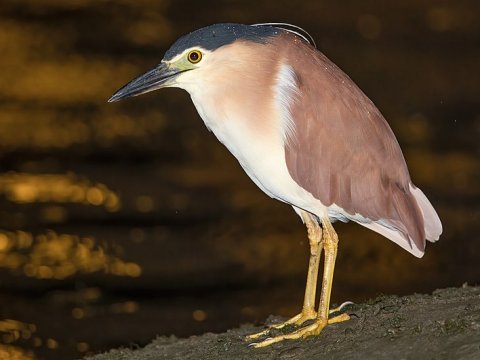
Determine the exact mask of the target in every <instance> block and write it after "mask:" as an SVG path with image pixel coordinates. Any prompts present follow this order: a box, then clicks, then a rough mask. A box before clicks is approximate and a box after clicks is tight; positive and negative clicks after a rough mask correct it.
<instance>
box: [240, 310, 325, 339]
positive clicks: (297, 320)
mask: <svg viewBox="0 0 480 360" xmlns="http://www.w3.org/2000/svg"><path fill="white" fill-rule="evenodd" d="M316 317H317V312H316V311H314V310H313V311H305V310H304V311H302V312H301V313H300V314H297V315H295V316H294V317H292V318H291V319H288V320H287V321H285V322H283V323H280V324H275V325H271V326H269V327H268V328H266V329H265V330H262V331H260V332H258V333H255V334H251V335H248V336H247V338H246V339H247V340H253V339H257V338H259V337H260V336H263V335H266V334H268V333H269V332H270V331H271V330H273V329H277V330H278V329H282V328H284V327H285V326H288V325H302V324H303V323H304V322H305V321H308V320H313V319H315V318H316Z"/></svg>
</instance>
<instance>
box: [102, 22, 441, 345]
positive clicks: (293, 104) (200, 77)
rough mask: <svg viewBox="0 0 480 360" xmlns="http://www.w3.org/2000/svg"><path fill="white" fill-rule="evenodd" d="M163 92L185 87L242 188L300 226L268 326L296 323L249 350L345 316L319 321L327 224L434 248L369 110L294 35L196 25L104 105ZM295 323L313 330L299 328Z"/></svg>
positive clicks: (398, 162) (332, 245) (401, 167)
mask: <svg viewBox="0 0 480 360" xmlns="http://www.w3.org/2000/svg"><path fill="white" fill-rule="evenodd" d="M164 87H179V88H182V89H185V90H186V91H188V92H189V93H190V96H191V98H192V100H193V103H194V104H195V107H196V109H197V111H198V113H199V114H200V116H201V118H202V119H203V121H204V122H205V125H206V126H207V127H208V128H209V129H210V130H211V131H212V132H213V133H214V134H215V135H216V137H217V138H218V140H220V141H221V142H222V143H223V144H224V145H225V146H226V147H227V148H228V150H230V152H231V153H232V154H233V155H234V156H235V157H236V158H237V159H238V161H239V163H240V165H241V166H242V167H243V169H244V170H245V172H246V173H247V174H248V176H249V177H250V178H251V179H252V180H253V182H254V183H255V184H257V186H258V187H259V188H260V189H262V190H263V191H264V192H265V193H266V194H267V195H269V196H270V197H272V198H275V199H277V200H280V201H283V202H285V203H287V204H290V205H291V206H292V207H293V209H294V210H295V212H296V213H297V214H298V215H299V216H300V217H301V219H302V221H303V222H304V223H305V225H306V227H307V230H308V239H309V242H310V263H309V269H308V276H307V284H306V289H305V298H304V303H303V308H302V311H301V312H300V314H298V315H297V316H294V317H293V318H291V319H290V320H288V321H286V322H285V323H282V324H278V325H274V326H273V327H274V328H281V327H284V326H285V325H287V324H292V325H298V326H300V327H299V328H298V329H297V330H295V331H293V332H291V333H288V334H283V335H280V336H276V337H269V338H267V339H264V340H263V341H260V342H256V343H255V344H254V345H255V346H265V345H269V344H272V343H276V342H278V341H282V340H284V339H297V338H301V337H306V336H310V335H318V334H319V333H320V332H321V330H322V329H323V328H324V327H325V326H326V325H327V324H331V323H335V322H340V321H344V320H347V319H348V315H347V314H342V315H338V316H334V317H330V318H329V314H330V313H331V311H329V307H330V293H331V288H332V282H333V271H334V266H335V258H336V255H337V244H338V237H337V234H336V233H335V230H334V229H333V226H332V222H335V221H337V220H340V221H349V220H352V221H355V222H357V223H359V224H360V225H363V226H365V227H366V228H369V229H371V230H373V231H376V232H377V233H380V234H381V235H383V236H385V237H386V238H388V239H390V240H392V241H394V242H395V243H396V244H398V245H400V246H401V247H402V248H404V249H405V250H407V251H409V252H410V253H412V254H413V255H415V256H417V257H421V256H422V255H423V253H424V249H425V240H429V241H431V242H434V241H436V240H438V238H439V236H440V234H441V233H442V224H441V222H440V219H439V217H438V215H437V213H436V212H435V210H434V208H433V207H432V205H431V204H430V202H429V201H428V199H427V198H426V196H425V195H424V194H423V192H422V191H421V190H420V189H419V188H417V187H416V186H415V185H414V184H413V183H412V181H411V180H410V175H409V172H408V169H407V165H406V163H405V159H404V157H403V154H402V151H401V149H400V146H399V145H398V142H397V140H396V138H395V136H394V134H393V132H392V130H391V129H390V127H389V126H388V124H387V122H386V121H385V119H384V118H383V116H382V114H381V113H380V111H379V110H378V109H377V108H376V107H375V105H374V104H373V103H372V102H371V101H370V100H369V99H368V98H367V96H366V95H365V94H364V93H363V92H362V91H361V90H360V89H359V88H358V87H357V86H356V85H355V84H354V83H353V81H352V80H351V79H350V78H349V77H348V76H347V75H346V74H345V73H344V72H342V71H341V70H340V69H339V68H338V67H337V66H336V65H335V64H333V63H332V62H331V61H330V60H329V59H327V58H326V57H325V55H323V54H322V53H321V52H320V51H318V50H317V49H316V48H315V44H314V42H313V40H312V38H311V37H310V35H308V33H306V32H305V31H304V30H302V29H301V28H298V27H296V26H293V25H288V24H277V23H269V24H256V25H241V24H216V25H212V26H208V27H205V28H202V29H199V30H197V31H194V32H192V33H190V34H188V35H185V36H183V37H181V38H180V39H178V40H177V41H176V42H175V43H174V44H173V45H172V47H171V48H170V49H169V50H168V51H167V52H166V54H165V56H164V58H163V60H162V61H161V62H160V64H159V65H157V66H156V67H155V68H153V69H152V70H150V71H148V72H147V73H145V74H144V75H142V76H140V77H138V78H137V79H135V80H133V81H131V82H130V83H128V84H127V85H125V86H124V87H123V88H121V89H120V90H119V91H118V92H116V93H115V94H114V95H113V96H112V97H111V98H110V100H109V101H117V100H120V99H123V98H126V97H129V96H134V95H139V94H143V93H146V92H149V91H152V90H157V89H160V88H164ZM322 250H323V251H324V271H323V279H322V285H321V295H320V304H319V307H318V310H316V309H315V305H314V302H315V292H316V287H317V276H318V268H319V262H320V256H321V252H322ZM307 320H313V322H311V324H308V325H304V326H303V327H301V325H302V324H303V323H305V322H306V321H307ZM270 329H271V328H269V329H266V330H265V331H262V332H260V333H258V334H254V335H251V336H250V337H249V338H250V339H256V338H260V337H261V336H264V335H268V334H269V331H270ZM256 341H257V340H256Z"/></svg>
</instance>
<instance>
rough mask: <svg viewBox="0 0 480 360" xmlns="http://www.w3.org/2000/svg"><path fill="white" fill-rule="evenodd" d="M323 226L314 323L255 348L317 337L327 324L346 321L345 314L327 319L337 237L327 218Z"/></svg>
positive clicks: (259, 344) (270, 339) (256, 345)
mask: <svg viewBox="0 0 480 360" xmlns="http://www.w3.org/2000/svg"><path fill="white" fill-rule="evenodd" d="M322 225H323V235H324V236H323V249H324V251H325V264H324V270H323V280H322V293H321V295H320V305H319V308H318V314H317V317H316V319H315V321H314V322H313V323H312V324H310V325H307V326H305V327H303V328H300V329H298V330H296V331H294V332H292V333H290V334H286V335H280V336H276V337H273V338H268V339H266V340H264V341H262V342H260V343H256V344H253V346H255V347H263V346H268V345H271V344H274V343H277V342H280V341H283V340H289V339H299V338H304V337H307V336H312V335H319V334H320V332H321V331H322V330H323V328H324V327H325V326H327V324H329V323H336V322H340V321H345V320H347V319H348V315H347V314H343V315H340V316H337V317H334V318H332V319H328V315H329V306H330V295H331V291H332V284H333V271H334V268H335V259H336V257H337V246H338V236H337V233H336V232H335V230H334V229H333V226H332V224H331V223H330V220H329V219H328V218H323V219H322Z"/></svg>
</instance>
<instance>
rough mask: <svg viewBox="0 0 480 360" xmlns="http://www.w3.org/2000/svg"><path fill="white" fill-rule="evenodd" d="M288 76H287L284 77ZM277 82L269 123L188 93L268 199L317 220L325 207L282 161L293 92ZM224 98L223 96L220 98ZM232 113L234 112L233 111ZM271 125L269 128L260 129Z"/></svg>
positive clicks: (216, 100)
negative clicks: (287, 95) (295, 178)
mask: <svg viewBox="0 0 480 360" xmlns="http://www.w3.org/2000/svg"><path fill="white" fill-rule="evenodd" d="M283 74H284V75H286V76H290V75H291V74H289V73H288V72H285V73H283ZM281 80H282V78H279V82H280V84H281V85H282V86H280V87H277V89H276V92H275V94H276V96H275V100H274V103H272V104H271V111H267V112H261V111H258V113H259V114H262V113H263V114H270V116H272V117H273V118H269V119H262V118H258V119H254V121H252V119H245V118H243V116H244V115H245V113H243V112H242V111H241V110H240V111H239V110H238V108H237V111H229V109H230V107H225V106H222V104H221V103H219V97H216V96H214V95H213V94H211V93H208V92H207V91H205V89H203V91H198V92H197V91H194V92H192V91H189V92H190V95H191V97H192V101H193V103H194V105H195V107H196V109H197V111H198V113H199V115H200V117H201V118H202V119H203V121H204V122H205V125H206V126H207V127H208V128H209V129H210V130H211V131H212V132H213V133H214V134H215V136H216V137H217V138H218V140H219V141H220V142H222V143H223V144H224V145H225V146H226V147H227V148H228V150H229V151H230V152H231V153H232V154H233V155H234V156H235V157H236V158H237V160H238V161H239V163H240V165H241V166H242V168H243V169H244V170H245V172H246V173H247V174H248V176H249V177H250V178H251V179H252V180H253V182H254V183H255V184H256V185H257V186H258V187H259V188H260V189H262V190H263V191H264V192H265V193H266V194H267V195H269V196H270V197H272V198H275V199H278V200H280V201H283V202H286V203H289V204H291V205H294V206H295V207H298V208H301V209H304V210H307V211H310V212H313V213H315V214H317V215H319V216H323V214H326V209H325V207H324V206H323V205H322V204H321V203H320V202H319V201H318V200H317V199H315V198H314V197H313V196H312V195H311V194H310V193H309V192H307V191H305V190H304V189H303V188H301V187H300V186H299V185H298V184H297V183H296V182H295V181H294V180H293V179H292V177H291V176H290V174H289V172H288V169H287V164H286V161H285V150H284V141H287V138H288V137H289V136H291V135H292V134H293V132H294V129H293V126H292V121H291V117H290V116H289V114H286V113H285V112H284V111H285V110H288V106H289V104H288V101H286V98H287V97H286V91H288V90H292V89H293V88H292V82H291V80H292V79H291V78H288V80H289V82H288V83H282V82H281ZM222 95H223V94H222ZM232 110H233V109H232ZM264 124H270V125H269V126H261V125H264Z"/></svg>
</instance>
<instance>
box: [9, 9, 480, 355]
mask: <svg viewBox="0 0 480 360" xmlns="http://www.w3.org/2000/svg"><path fill="white" fill-rule="evenodd" d="M152 3H155V4H152ZM478 15H479V5H478V4H477V2H474V1H470V2H468V1H464V2H453V1H451V2H448V1H443V2H435V3H433V2H428V1H413V0H412V1H410V0H408V1H403V2H401V3H399V2H396V1H391V2H383V3H382V6H380V7H379V6H378V4H375V3H374V2H367V3H364V2H362V3H360V2H355V1H343V2H333V1H332V2H318V1H304V2H290V1H288V2H287V1H255V2H254V1H251V2H250V1H224V2H220V1H211V2H208V4H207V3H205V2H194V1H158V2H150V1H115V2H113V1H111V2H110V1H88V0H76V1H70V2H63V1H58V0H48V1H47V0H46V1H33V0H32V1H24V2H21V3H20V2H17V1H13V0H12V1H3V2H2V5H0V49H1V50H2V56H0V68H1V76H0V157H1V161H0V166H1V173H0V229H1V231H0V285H1V290H0V291H1V293H0V342H1V343H0V358H2V359H4V358H5V359H20V358H38V359H68V358H75V357H81V356H82V355H83V354H85V353H89V352H97V351H100V350H105V349H108V348H110V347H118V346H120V345H124V346H136V345H135V344H138V345H142V344H145V343H147V342H148V341H149V340H151V339H152V338H154V337H155V336H156V335H169V334H175V335H176V336H188V335H191V334H198V333H202V332H205V331H222V330H225V329H227V328H229V327H233V326H238V325H239V324H240V323H242V322H252V321H257V322H260V321H263V320H264V319H265V318H266V317H267V316H268V314H271V313H275V314H281V315H292V314H294V313H295V312H296V311H298V309H299V306H300V304H301V301H302V296H303V285H304V280H305V273H306V267H307V252H308V249H307V247H308V244H307V242H306V233H305V229H304V228H303V225H301V223H300V221H299V219H298V217H297V216H296V215H295V214H294V213H293V212H292V211H291V208H290V207H289V206H286V205H283V204H280V203H278V202H276V201H273V200H271V199H269V198H268V197H267V196H265V195H264V194H263V193H261V191H259V190H258V189H257V188H256V187H255V186H254V185H253V184H252V183H251V182H250V180H249V179H248V178H247V176H246V175H245V174H244V173H243V172H242V170H241V168H240V167H239V165H238V164H237V163H236V161H235V159H234V158H233V157H232V156H231V155H230V154H228V153H227V151H226V150H225V149H224V148H223V147H222V146H221V145H220V144H218V143H217V141H216V140H215V138H214V137H213V136H212V135H211V134H210V133H208V131H207V130H206V129H205V128H204V126H203V124H202V122H201V121H200V120H199V118H198V116H197V114H196V112H195V109H194V108H193V105H192V104H191V102H190V100H189V98H188V95H187V94H185V93H184V92H181V91H180V90H173V89H172V90H165V91H163V92H161V93H155V94H149V95H145V96H143V97H139V98H136V99H135V100H131V101H125V102H122V103H118V104H117V103H116V104H107V103H106V102H105V101H106V99H107V98H108V97H109V96H110V95H111V94H112V92H113V91H114V90H116V89H117V88H118V87H119V86H121V85H123V84H124V83H125V82H126V81H128V80H130V79H131V78H133V77H134V76H135V75H138V74H140V73H141V72H142V71H144V70H146V69H148V68H150V67H151V66H153V65H154V64H156V63H158V62H159V60H160V59H161V57H162V54H163V52H164V51H165V50H166V49H167V48H168V46H169V44H171V42H172V41H174V40H175V39H176V38H177V37H178V36H180V35H181V34H183V33H186V32H188V31H190V30H193V29H196V28H198V27H200V26H203V25H207V24H211V23H215V22H225V21H235V22H244V23H255V22H265V21H288V22H292V23H296V24H299V25H301V26H303V27H304V28H306V29H307V30H308V31H309V32H311V34H312V35H313V37H314V38H315V39H316V40H317V44H318V46H319V48H320V49H322V51H323V52H325V53H326V54H327V55H328V56H329V57H330V58H331V59H332V60H333V61H334V62H336V63H337V64H338V65H339V66H340V67H341V68H342V69H344V70H345V71H346V72H347V73H348V74H349V75H350V76H351V77H352V78H353V79H354V80H355V81H356V82H357V83H358V84H359V85H360V87H361V88H362V89H363V90H364V91H365V92H366V93H367V94H368V95H369V96H370V97H371V98H372V99H373V100H374V102H375V103H376V104H377V105H378V106H379V108H380V109H381V111H382V112H383V114H384V115H385V117H386V118H387V119H388V121H389V123H390V124H391V126H392V128H393V129H394V131H395V133H396V134H397V136H398V139H399V142H400V144H401V145H402V148H403V150H404V154H405V156H406V159H407V163H408V165H409V168H410V172H411V174H412V178H413V180H414V182H415V183H416V184H417V185H418V186H419V187H421V188H422V189H423V190H424V192H425V193H426V194H427V195H428V196H429V198H430V199H431V201H432V203H433V204H434V205H435V207H436V208H437V210H438V212H439V214H440V217H441V218H442V221H443V224H444V229H445V230H444V235H443V236H442V238H441V241H440V242H438V243H437V244H435V245H430V246H429V247H428V249H427V253H426V255H425V257H424V258H423V259H420V260H419V259H416V258H414V257H412V256H411V255H409V254H408V253H406V252H404V251H403V250H401V249H400V248H399V247H397V246H396V245H394V244H393V243H391V242H389V241H387V240H385V239H384V238H382V237H380V236H378V235H376V234H374V233H372V232H370V231H368V230H365V229H362V228H360V226H358V225H355V224H340V225H338V227H337V231H338V233H339V236H340V241H341V244H340V252H339V258H338V261H337V269H336V278H335V285H334V293H333V301H334V302H342V301H344V300H347V299H349V300H354V301H361V300H364V299H366V298H369V297H373V296H375V295H377V294H379V293H397V294H405V293H410V292H414V291H415V292H429V291H431V290H432V289H434V288H437V287H446V286H458V285H461V284H462V283H464V282H469V283H472V284H473V283H478V281H479V279H480V267H479V266H478V261H479V260H480V243H479V241H478V240H479V239H478V237H479V234H480V225H479V224H480V206H479V203H480V201H479V200H480V186H479V175H480V174H479V173H480V166H479V161H478V158H479V155H480V146H479V143H480V142H479V139H480V110H479V103H480V102H479V100H480V99H479V95H478V94H479V85H478V84H479V83H480V82H479V80H480V79H479V76H478V64H479V63H480V50H479V47H478V45H476V44H479V43H480V25H479V23H478V21H477V18H478Z"/></svg>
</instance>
